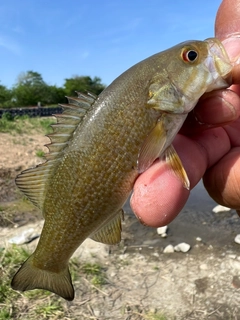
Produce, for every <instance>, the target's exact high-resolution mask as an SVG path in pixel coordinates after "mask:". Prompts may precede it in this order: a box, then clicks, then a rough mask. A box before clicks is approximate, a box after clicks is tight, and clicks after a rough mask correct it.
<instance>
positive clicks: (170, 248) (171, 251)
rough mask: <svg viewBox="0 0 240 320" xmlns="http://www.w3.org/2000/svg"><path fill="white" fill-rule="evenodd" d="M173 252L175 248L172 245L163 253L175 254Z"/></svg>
mask: <svg viewBox="0 0 240 320" xmlns="http://www.w3.org/2000/svg"><path fill="white" fill-rule="evenodd" d="M173 252H174V247H173V245H171V244H169V245H168V246H166V248H164V250H163V253H173Z"/></svg>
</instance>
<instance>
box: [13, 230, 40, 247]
mask: <svg viewBox="0 0 240 320" xmlns="http://www.w3.org/2000/svg"><path fill="white" fill-rule="evenodd" d="M38 237H39V233H37V232H36V231H35V230H34V229H33V228H29V229H27V230H24V231H23V232H22V233H20V234H19V235H17V236H15V237H13V238H11V239H9V240H8V242H9V243H12V244H18V245H20V244H24V243H28V242H30V241H32V240H33V239H36V238H38Z"/></svg>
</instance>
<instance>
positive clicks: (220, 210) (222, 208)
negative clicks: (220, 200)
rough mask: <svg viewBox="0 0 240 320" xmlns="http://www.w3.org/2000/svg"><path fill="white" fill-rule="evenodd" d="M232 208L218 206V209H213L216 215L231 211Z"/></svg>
mask: <svg viewBox="0 0 240 320" xmlns="http://www.w3.org/2000/svg"><path fill="white" fill-rule="evenodd" d="M230 210H231V208H228V207H224V206H221V205H217V206H216V207H214V208H213V210H212V211H213V212H214V213H219V212H226V211H230Z"/></svg>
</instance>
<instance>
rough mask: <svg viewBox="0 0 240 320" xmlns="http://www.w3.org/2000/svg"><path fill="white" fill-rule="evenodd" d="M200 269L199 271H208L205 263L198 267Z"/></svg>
mask: <svg viewBox="0 0 240 320" xmlns="http://www.w3.org/2000/svg"><path fill="white" fill-rule="evenodd" d="M200 269H201V270H207V269H208V266H207V264H206V263H203V264H201V265H200Z"/></svg>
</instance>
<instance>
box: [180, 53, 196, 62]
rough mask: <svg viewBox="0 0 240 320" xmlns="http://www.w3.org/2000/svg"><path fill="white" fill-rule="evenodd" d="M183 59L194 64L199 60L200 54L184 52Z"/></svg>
mask: <svg viewBox="0 0 240 320" xmlns="http://www.w3.org/2000/svg"><path fill="white" fill-rule="evenodd" d="M182 58H183V60H184V61H186V62H194V61H195V60H196V59H197V58H198V53H197V51H195V50H184V51H183V52H182Z"/></svg>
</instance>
